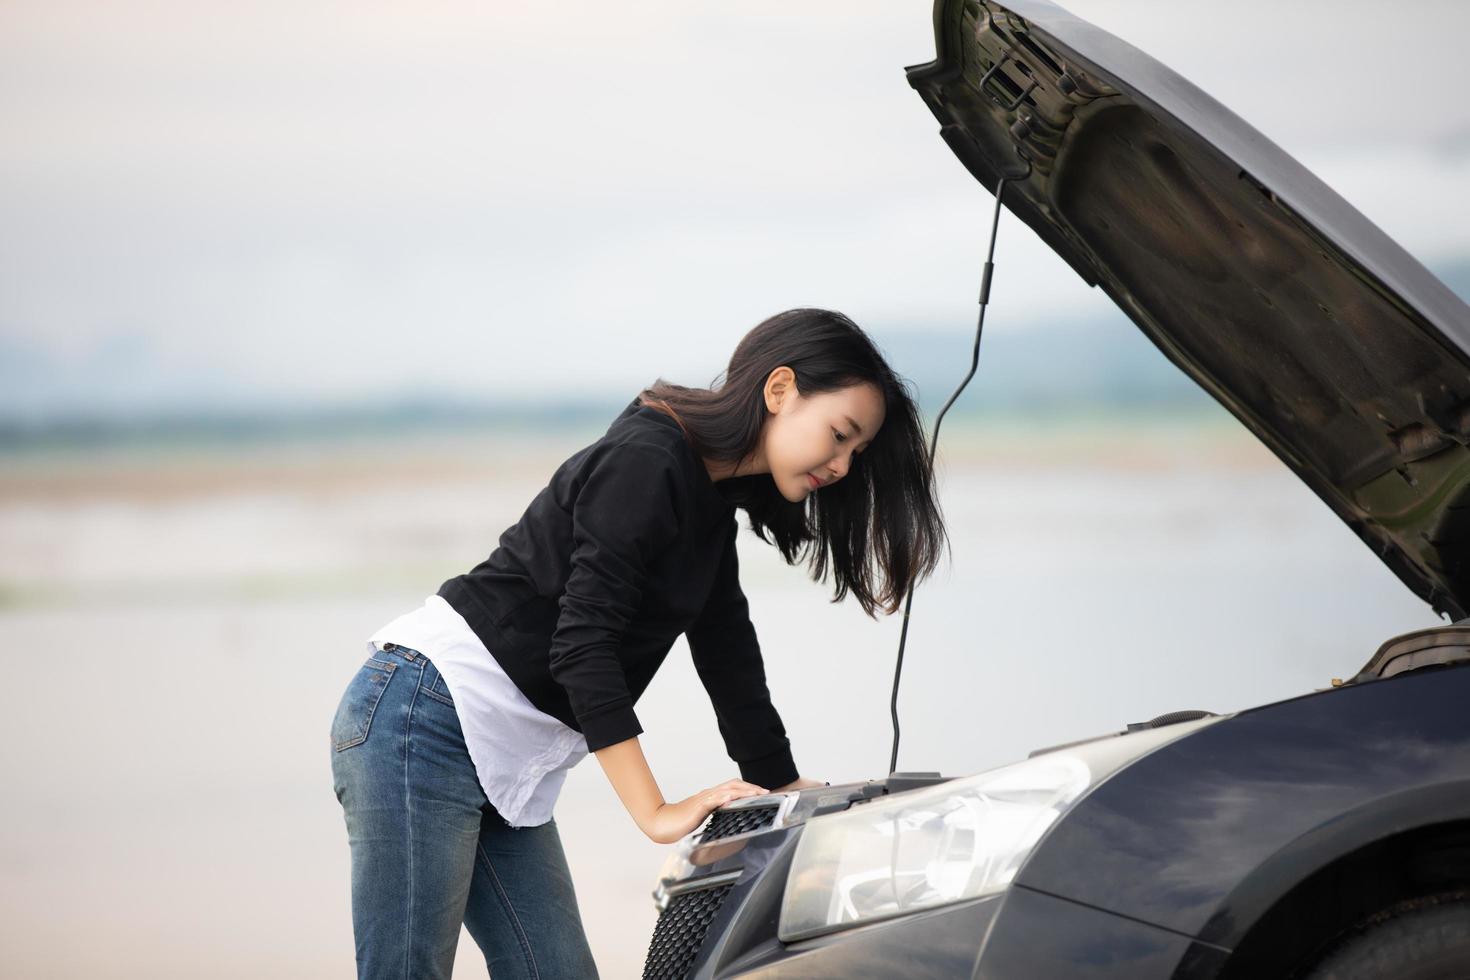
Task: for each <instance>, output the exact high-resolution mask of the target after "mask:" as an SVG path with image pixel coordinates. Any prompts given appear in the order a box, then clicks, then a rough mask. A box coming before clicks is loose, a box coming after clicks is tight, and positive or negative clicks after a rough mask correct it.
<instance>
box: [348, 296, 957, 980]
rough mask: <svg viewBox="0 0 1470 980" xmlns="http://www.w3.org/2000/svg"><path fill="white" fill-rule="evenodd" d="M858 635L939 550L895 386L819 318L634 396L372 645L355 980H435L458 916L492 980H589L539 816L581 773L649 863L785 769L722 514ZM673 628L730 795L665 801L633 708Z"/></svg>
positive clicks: (560, 865) (357, 732) (554, 845)
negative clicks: (610, 803) (715, 740)
mask: <svg viewBox="0 0 1470 980" xmlns="http://www.w3.org/2000/svg"><path fill="white" fill-rule="evenodd" d="M737 507H739V508H743V509H744V510H745V512H746V514H747V516H748V518H749V520H750V525H751V527H752V529H753V530H754V531H755V532H756V534H758V535H759V536H760V537H761V539H762V540H765V541H767V542H768V543H772V544H774V545H775V546H776V547H777V548H779V549H780V551H781V554H782V556H783V557H784V558H785V559H786V561H787V562H788V563H795V562H796V561H797V560H799V559H802V558H805V559H806V560H807V562H808V564H809V566H810V569H811V572H812V577H813V578H814V579H816V580H818V581H822V580H825V578H826V576H827V574H828V572H829V571H830V573H831V575H832V577H833V579H834V584H835V596H834V599H833V601H834V602H835V601H839V600H841V599H842V598H843V597H845V596H846V595H847V594H848V593H849V592H850V593H852V595H853V596H855V597H856V598H857V601H858V602H859V604H861V606H862V607H863V610H864V611H865V612H867V613H868V615H869V616H872V615H873V614H874V611H875V610H876V609H880V608H881V609H882V610H883V611H884V612H885V613H889V614H891V613H893V612H895V611H897V609H898V608H899V605H900V604H901V602H902V600H903V597H904V595H905V593H906V591H907V590H908V588H909V585H910V584H911V583H912V582H914V581H916V580H918V579H920V578H923V577H925V576H927V575H928V574H930V573H931V572H932V571H933V570H934V567H935V565H936V564H937V562H938V558H939V552H940V549H941V547H942V546H943V543H944V538H945V532H944V525H943V521H942V518H941V515H940V511H939V507H938V503H937V501H936V499H935V496H934V492H933V487H932V482H931V473H930V465H929V459H928V449H927V446H926V445H925V442H924V438H923V430H922V426H921V425H920V422H919V415H918V410H917V409H916V407H915V405H914V403H913V401H912V399H911V398H910V396H909V394H908V392H907V389H906V385H905V383H904V382H903V381H901V380H900V379H899V378H898V377H897V376H896V375H895V374H894V373H893V371H892V370H891V369H890V368H889V367H888V365H887V364H886V363H885V361H884V359H883V357H882V355H881V354H880V353H879V351H878V350H877V348H876V347H875V346H874V345H873V343H872V341H870V340H869V339H868V337H867V336H866V335H865V334H864V333H863V332H862V330H860V329H859V328H858V327H857V325H856V324H854V323H853V322H852V321H851V320H849V319H847V318H846V317H845V316H843V315H842V314H840V313H833V312H829V311H826V310H815V309H798V310H789V311H787V312H785V313H781V314H778V315H776V316H773V317H771V318H770V319H768V320H766V321H764V322H763V323H761V324H760V325H759V326H757V327H756V328H755V329H753V330H752V331H750V333H749V334H747V335H746V336H745V338H744V339H743V340H741V342H740V344H739V345H738V346H737V347H736V349H735V353H734V354H733V356H732V357H731V358H730V363H729V367H728V368H727V370H726V372H725V379H724V383H723V384H722V385H720V386H719V387H718V388H715V389H702V388H685V387H681V386H678V385H673V384H669V383H666V382H663V381H662V380H660V381H658V382H656V383H655V384H654V386H653V387H652V388H649V389H645V390H644V391H643V392H641V393H640V395H639V397H638V398H637V399H635V400H634V401H633V402H632V403H631V404H629V405H628V407H627V408H626V409H624V411H623V412H622V414H621V415H619V416H618V418H617V419H616V420H615V421H614V422H613V424H612V426H611V427H610V428H609V429H608V430H607V433H606V434H605V435H604V436H603V437H602V438H600V439H598V440H597V441H596V442H594V443H592V444H591V445H590V446H587V447H586V448H584V449H582V450H581V451H579V452H577V453H576V454H574V455H573V456H571V457H570V458H569V459H567V460H566V461H565V462H564V463H562V465H561V466H560V467H558V469H557V470H556V472H555V473H554V474H553V475H552V477H551V481H550V483H549V484H548V485H547V487H546V488H545V489H543V490H542V491H541V492H540V493H539V494H538V495H537V496H536V498H535V499H534V500H532V501H531V504H530V506H529V507H527V509H526V511H525V513H524V514H523V515H522V517H521V519H520V520H519V521H518V522H517V523H516V524H515V525H513V526H512V527H510V528H509V529H508V530H506V531H505V533H504V534H502V535H501V537H500V541H499V546H498V547H497V548H496V549H495V551H494V552H493V553H492V554H491V555H490V557H489V558H487V559H486V560H485V561H484V562H482V563H481V564H480V565H478V566H476V567H475V568H474V569H472V570H471V571H469V572H468V573H466V574H464V575H460V576H457V577H455V578H452V579H450V580H449V581H448V582H445V583H444V585H443V586H442V587H441V588H440V589H439V591H438V593H437V594H436V595H433V596H430V597H429V598H428V599H427V600H426V601H425V603H424V605H423V606H422V607H420V608H418V609H415V610H413V611H412V612H409V613H407V614H406V615H404V616H401V617H399V618H398V619H396V620H394V621H393V622H391V623H389V624H388V625H387V626H385V627H383V628H382V629H381V630H379V631H378V632H377V633H376V634H374V636H373V637H372V639H371V640H370V641H369V647H370V651H371V652H370V655H369V658H368V660H367V662H366V664H364V665H363V667H362V668H361V669H360V670H359V671H358V673H357V675H356V676H355V677H354V678H353V680H352V681H351V683H350V684H349V685H348V688H347V691H346V693H345V694H344V695H343V698H342V701H341V704H340V706H339V707H338V709H337V714H336V717H335V718H334V719H333V723H332V744H333V750H334V751H333V758H332V763H333V766H332V768H333V777H334V783H335V789H336V793H337V798H338V799H339V800H340V801H341V803H342V806H343V810H344V813H345V816H346V821H347V829H348V838H349V842H350V845H351V851H352V920H353V931H354V933H355V936H356V943H357V964H358V974H359V976H362V977H369V976H371V977H376V976H389V975H391V976H395V977H403V976H408V977H414V978H423V977H447V976H449V974H450V971H451V968H452V966H453V961H454V953H455V948H456V945H457V942H458V937H459V927H460V923H461V922H463V923H464V924H465V925H466V927H468V929H469V931H470V935H471V936H473V937H474V939H475V942H476V943H477V944H478V945H479V946H480V949H481V950H482V951H483V952H484V954H485V959H486V963H487V965H488V966H489V968H490V970H491V973H492V975H493V976H494V977H495V978H496V980H504V978H507V977H558V978H559V977H576V978H582V977H593V976H596V972H597V971H596V967H595V966H594V964H593V961H592V956H591V953H590V952H589V950H588V948H587V940H586V936H585V934H584V932H583V929H582V922H581V919H580V916H579V913H578V909H577V900H576V895H575V892H574V890H573V887H572V881H571V877H570V875H569V873H568V871H567V865H566V859H565V857H564V854H563V851H562V846H561V841H560V838H559V837H558V835H557V830H556V823H555V821H554V820H553V819H552V806H553V804H554V803H555V800H556V796H557V793H558V791H559V790H560V788H561V785H562V782H563V781H564V780H565V778H566V773H567V770H568V769H570V768H571V767H572V766H573V765H575V764H576V763H577V762H578V761H580V760H581V759H582V758H583V757H584V756H585V755H586V754H587V753H588V752H592V753H595V754H596V756H597V761H598V763H599V764H600V765H601V766H602V768H603V770H604V772H605V773H606V774H607V778H608V780H609V781H610V782H611V783H612V785H613V787H614V789H615V790H616V792H617V795H618V798H619V799H620V800H621V801H622V803H623V805H624V806H625V807H626V808H627V811H628V814H629V816H631V817H632V819H633V822H634V823H635V824H636V825H637V827H638V828H639V829H640V830H642V831H643V832H644V833H645V834H647V835H648V837H649V838H651V839H652V840H654V841H658V842H660V843H669V842H672V841H676V840H678V839H680V838H681V837H683V836H684V835H685V834H687V833H689V832H690V831H692V830H694V829H695V828H696V827H698V826H699V824H700V823H701V822H702V821H703V820H704V819H705V817H706V816H708V814H709V813H710V812H711V811H712V810H714V809H716V808H718V807H719V806H721V805H723V804H725V803H728V802H730V801H731V800H736V799H740V798H742V797H746V796H751V795H756V794H761V793H767V792H771V791H773V790H774V791H777V792H780V791H785V790H792V789H802V788H807V787H812V786H820V785H822V783H820V782H818V781H816V780H812V779H803V778H801V777H800V775H799V774H798V772H797V769H796V765H795V763H794V762H793V761H792V756H791V749H790V744H789V742H788V740H787V738H786V732H785V728H784V727H783V726H782V723H781V718H780V716H779V715H778V714H777V713H776V709H775V708H774V707H773V706H772V704H771V700H770V695H769V693H768V691H767V688H766V681H765V673H764V669H763V667H762V661H761V653H760V647H759V644H758V643H757V641H756V635H755V630H754V627H753V626H752V625H751V622H750V618H749V614H748V607H747V604H746V600H745V596H744V594H743V593H742V592H741V589H740V581H739V569H738V564H737V556H736V547H735V538H736V534H737V532H738V530H739V523H738V521H737V518H736V514H735V509H736V508H737ZM681 633H682V634H685V635H686V636H687V638H688V641H689V647H690V652H691V655H692V657H693V661H694V665H695V667H696V669H697V671H698V674H699V677H700V680H701V682H702V684H703V686H704V687H705V689H706V691H707V693H708V694H709V697H710V700H711V701H712V702H713V704H714V707H715V714H716V718H717V722H718V725H719V730H720V734H721V736H722V737H723V739H724V742H725V745H726V748H727V750H728V752H729V755H730V757H731V759H732V760H734V761H735V762H736V763H737V764H738V765H739V768H740V778H739V779H729V780H726V781H725V782H722V783H720V784H718V785H716V786H712V787H710V788H709V789H705V790H702V791H700V792H698V793H695V794H694V795H692V796H689V797H687V798H684V799H681V800H678V801H676V802H669V801H667V800H665V798H664V796H663V794H662V792H661V791H660V789H659V786H658V784H657V782H656V781H655V780H654V777H653V773H652V772H650V771H649V768H648V763H647V762H646V760H645V759H644V755H643V751H642V749H641V747H640V745H639V741H638V736H639V734H640V733H641V732H642V731H643V728H642V726H641V725H640V724H639V722H638V718H637V716H636V715H635V713H634V711H633V704H634V702H636V701H637V699H638V697H639V695H641V694H642V693H643V691H644V689H645V688H646V687H647V686H648V683H649V681H650V680H651V679H652V677H653V674H654V671H655V670H657V668H658V666H659V664H660V663H661V662H662V661H663V659H664V656H665V655H666V654H667V652H668V650H669V647H670V646H671V644H672V643H673V642H674V640H675V639H676V638H677V637H678V636H679V635H680V634H681Z"/></svg>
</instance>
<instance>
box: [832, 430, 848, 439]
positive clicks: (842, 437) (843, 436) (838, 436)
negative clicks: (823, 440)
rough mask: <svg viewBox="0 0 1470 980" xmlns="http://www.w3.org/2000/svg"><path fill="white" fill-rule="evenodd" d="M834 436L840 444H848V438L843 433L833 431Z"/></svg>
mask: <svg viewBox="0 0 1470 980" xmlns="http://www.w3.org/2000/svg"><path fill="white" fill-rule="evenodd" d="M832 434H833V435H834V436H836V437H837V441H838V442H846V441H847V436H845V435H843V434H842V433H841V432H838V431H837V430H836V429H833V430H832Z"/></svg>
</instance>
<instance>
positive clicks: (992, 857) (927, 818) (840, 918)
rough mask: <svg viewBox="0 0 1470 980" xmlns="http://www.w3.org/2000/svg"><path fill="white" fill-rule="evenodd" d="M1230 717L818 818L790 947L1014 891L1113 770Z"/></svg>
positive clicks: (783, 928) (808, 831)
mask: <svg viewBox="0 0 1470 980" xmlns="http://www.w3.org/2000/svg"><path fill="white" fill-rule="evenodd" d="M1218 720H1219V719H1218V717H1212V718H1203V719H1200V720H1198V721H1194V722H1185V723H1181V724H1177V725H1169V726H1167V727H1165V728H1159V729H1153V730H1149V731H1141V732H1135V733H1131V734H1128V735H1121V736H1118V737H1115V738H1108V739H1102V740H1099V741H1096V742H1089V743H1084V744H1081V745H1077V746H1074V747H1071V748H1068V749H1065V750H1059V751H1054V752H1047V753H1045V754H1042V755H1038V756H1036V757H1034V758H1031V759H1028V760H1026V761H1025V762H1019V763H1016V764H1014V765H1010V766H1005V767H1003V768H1000V769H993V770H991V771H990V772H985V773H981V774H979V775H977V776H968V777H965V778H962V779H955V780H951V781H949V782H947V783H942V784H940V785H938V786H934V787H930V788H926V789H921V790H913V791H911V792H906V793H900V794H897V795H894V796H890V797H880V798H878V799H875V800H873V801H872V802H869V803H865V804H858V805H855V806H853V807H852V808H851V809H849V810H846V811H844V812H842V813H834V814H828V815H825V816H821V817H814V818H813V819H811V820H809V821H808V822H807V824H806V826H805V828H804V829H803V831H802V835H801V840H800V841H798V843H797V847H796V854H795V855H794V857H793V859H792V864H791V871H790V874H789V875H788V877H787V879H786V892H785V896H784V898H783V899H782V902H781V919H780V927H779V935H780V937H781V939H782V941H783V942H791V941H792V940H796V939H804V938H806V937H808V936H814V935H817V934H819V933H824V932H831V931H833V930H836V929H843V928H846V927H849V926H853V925H856V924H859V923H864V922H869V921H875V920H878V919H885V918H891V917H893V916H898V915H907V914H909V913H912V912H917V911H920V910H922V909H927V908H932V907H935V906H939V905H946V904H949V903H952V902H959V901H964V900H965V899H970V898H979V897H981V896H983V895H988V894H992V893H995V892H999V891H1002V890H1004V889H1005V888H1006V887H1007V886H1008V885H1009V884H1010V882H1011V880H1012V879H1013V878H1015V876H1016V872H1017V871H1018V870H1019V869H1020V867H1021V864H1022V862H1024V861H1025V859H1026V857H1027V856H1028V855H1029V854H1030V853H1031V850H1032V848H1034V847H1035V846H1036V843H1037V842H1038V841H1039V840H1040V839H1041V836H1042V835H1043V834H1044V833H1045V832H1046V830H1047V828H1049V827H1050V826H1051V825H1052V824H1053V823H1054V822H1055V821H1056V820H1057V818H1058V817H1060V816H1061V815H1062V814H1063V813H1064V812H1066V810H1067V808H1068V807H1070V806H1071V805H1072V804H1073V803H1074V802H1076V800H1077V799H1078V798H1079V797H1081V796H1082V795H1083V794H1084V793H1085V792H1086V791H1087V790H1088V789H1090V788H1091V787H1092V786H1095V785H1096V784H1097V783H1098V782H1100V781H1101V780H1102V779H1103V778H1104V777H1106V776H1107V775H1109V774H1111V773H1112V772H1113V771H1115V770H1116V769H1118V768H1119V767H1120V766H1122V765H1123V764H1124V763H1125V762H1130V761H1132V760H1134V759H1137V758H1138V757H1139V756H1141V755H1143V754H1144V753H1146V752H1148V751H1149V750H1151V749H1154V748H1157V747H1158V746H1160V745H1162V744H1163V743H1165V742H1169V741H1172V740H1174V739H1175V738H1178V737H1180V736H1181V735H1185V734H1187V733H1189V732H1191V731H1194V730H1196V729H1198V728H1200V727H1201V726H1203V725H1206V724H1210V723H1212V722H1214V721H1218Z"/></svg>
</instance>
